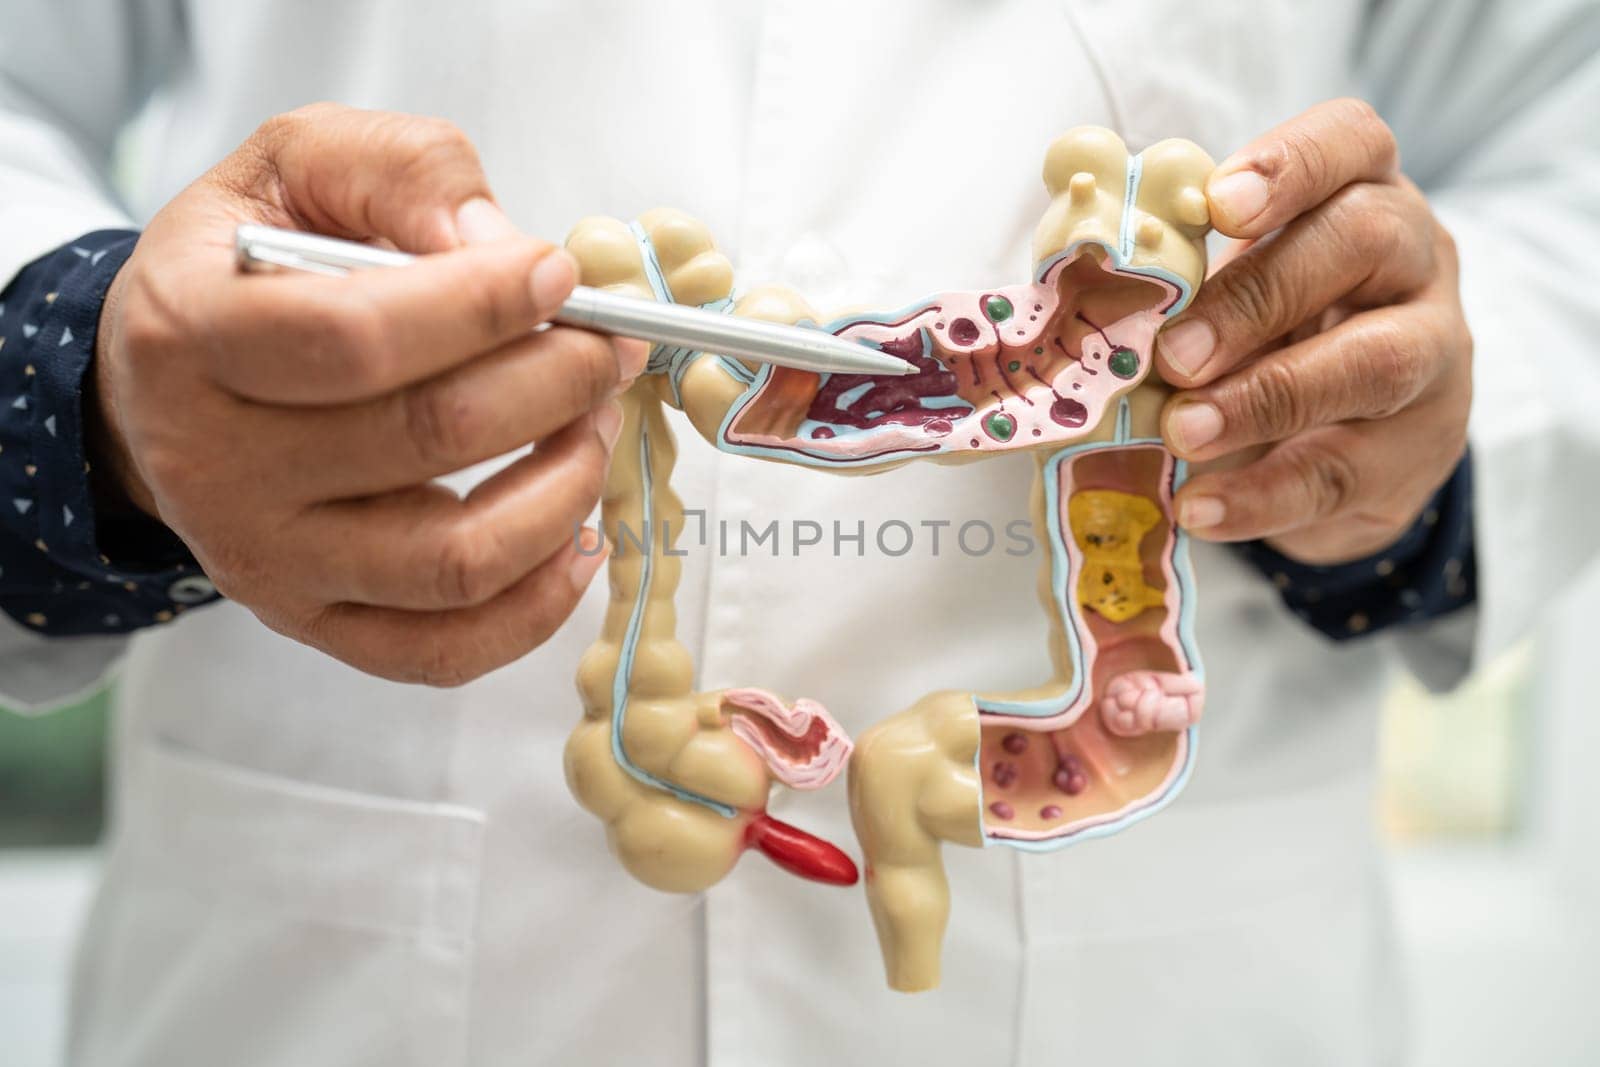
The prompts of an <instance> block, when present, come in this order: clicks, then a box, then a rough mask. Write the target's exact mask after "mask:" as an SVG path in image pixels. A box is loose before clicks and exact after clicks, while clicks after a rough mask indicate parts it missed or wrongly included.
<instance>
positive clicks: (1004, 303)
mask: <svg viewBox="0 0 1600 1067" xmlns="http://www.w3.org/2000/svg"><path fill="white" fill-rule="evenodd" d="M1012 310H1013V308H1012V307H1011V301H1009V300H1007V299H1006V298H1005V297H1003V296H988V297H984V300H983V313H984V314H985V315H987V316H989V321H990V322H1004V321H1006V320H1007V319H1009V318H1010V317H1011V312H1012Z"/></svg>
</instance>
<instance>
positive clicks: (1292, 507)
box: [1176, 405, 1466, 541]
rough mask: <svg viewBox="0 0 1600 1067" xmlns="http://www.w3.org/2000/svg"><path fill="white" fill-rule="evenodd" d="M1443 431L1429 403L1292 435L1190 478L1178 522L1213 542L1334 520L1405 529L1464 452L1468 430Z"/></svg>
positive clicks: (1267, 534) (1181, 496) (1263, 535)
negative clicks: (1248, 459)
mask: <svg viewBox="0 0 1600 1067" xmlns="http://www.w3.org/2000/svg"><path fill="white" fill-rule="evenodd" d="M1447 421H1449V422H1450V424H1451V425H1454V420H1447ZM1441 425H1442V423H1441V420H1440V419H1439V418H1438V417H1437V413H1435V412H1434V411H1432V410H1431V408H1430V406H1429V405H1419V406H1418V407H1417V408H1415V409H1413V410H1411V411H1408V412H1406V413H1405V415H1403V416H1401V417H1399V418H1398V419H1395V420H1392V421H1389V422H1385V423H1345V424H1341V425H1338V426H1326V427H1323V428H1321V429H1318V430H1313V431H1311V432H1310V433H1305V434H1301V435H1299V436H1297V437H1291V438H1289V439H1288V440H1287V441H1283V442H1281V443H1279V444H1278V445H1276V446H1274V447H1273V448H1272V449H1271V450H1269V451H1268V452H1267V453H1266V454H1265V455H1264V456H1262V457H1261V458H1259V459H1257V460H1255V461H1254V462H1252V463H1248V464H1246V465H1244V466H1242V467H1238V468H1234V469H1229V470H1219V471H1210V472H1207V473H1204V474H1199V475H1196V476H1194V477H1193V478H1191V479H1190V480H1189V481H1188V482H1187V483H1186V484H1185V485H1184V486H1183V487H1182V488H1181V489H1180V490H1179V491H1178V495H1177V500H1176V505H1177V514H1178V523H1179V525H1180V526H1182V527H1184V528H1185V529H1186V530H1188V531H1189V532H1190V533H1192V534H1194V535H1195V536H1196V537H1199V538H1202V539H1204V540H1208V541H1250V540H1256V539H1259V538H1266V537H1277V536H1281V535H1284V534H1287V533H1290V532H1292V531H1295V530H1299V529H1303V528H1307V527H1313V526H1315V525H1317V524H1319V523H1325V522H1330V521H1333V520H1336V519H1338V520H1356V521H1359V522H1365V523H1367V524H1368V525H1370V526H1371V527H1372V528H1373V529H1374V530H1398V529H1402V528H1403V527H1404V526H1405V524H1406V523H1407V522H1408V521H1409V516H1408V508H1410V507H1411V506H1413V505H1415V503H1416V502H1417V501H1420V500H1423V499H1426V497H1427V494H1428V492H1430V491H1431V488H1433V487H1437V485H1438V484H1439V483H1440V482H1442V481H1443V477H1444V474H1442V473H1441V472H1444V473H1448V471H1449V469H1450V468H1451V467H1452V466H1453V465H1454V463H1455V462H1456V460H1457V459H1459V458H1460V455H1461V452H1462V451H1463V450H1464V449H1465V447H1466V443H1465V439H1464V436H1463V435H1462V433H1461V432H1459V431H1456V430H1451V431H1449V432H1441V431H1440V428H1439V427H1440V426H1441Z"/></svg>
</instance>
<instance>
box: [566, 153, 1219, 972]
mask: <svg viewBox="0 0 1600 1067" xmlns="http://www.w3.org/2000/svg"><path fill="white" fill-rule="evenodd" d="M1211 168H1212V163H1211V160H1210V159H1209V158H1207V157H1206V155H1205V153H1204V152H1202V151H1201V150H1200V149H1199V148H1197V147H1195V146H1194V145H1192V144H1189V143H1188V142H1184V141H1163V142H1161V143H1159V144H1157V145H1154V146H1152V147H1151V148H1149V149H1147V150H1146V151H1145V152H1144V153H1142V154H1141V155H1139V156H1130V155H1129V153H1128V151H1127V149H1126V148H1125V147H1124V146H1123V144H1122V142H1121V141H1120V140H1119V139H1118V138H1117V137H1116V136H1115V135H1114V134H1112V133H1110V132H1109V131H1106V130H1101V129H1096V128H1091V127H1082V128H1079V129H1076V130H1073V131H1071V132H1069V133H1067V134H1065V135H1063V136H1062V137H1061V138H1059V139H1058V140H1057V141H1056V142H1055V143H1054V144H1052V145H1051V146H1050V149H1049V151H1048V153H1047V155H1046V160H1045V167H1044V178H1045V184H1046V187H1047V189H1048V190H1049V193H1050V197H1051V201H1050V205H1049V207H1048V209H1047V210H1046V212H1045V214H1044V217H1043V218H1042V220H1041V221H1040V224H1039V227H1038V229H1037V231H1036V233H1035V238H1034V260H1035V271H1034V275H1033V280H1032V281H1031V282H1029V283H1028V284H1025V285H1016V286H1005V287H998V288H994V289H990V290H983V291H977V292H969V293H946V294H941V295H939V296H936V297H934V298H932V299H929V300H925V301H923V302H921V303H919V304H916V305H913V306H911V307H909V308H905V309H901V310H899V311H896V312H894V313H891V314H886V315H856V316H851V317H848V318H842V319H837V320H833V321H831V322H824V321H822V320H821V319H820V318H819V316H817V315H816V314H815V313H814V312H813V311H812V310H811V309H810V308H809V307H808V306H807V305H806V304H805V302H804V301H803V300H802V299H801V298H800V297H799V296H798V295H796V294H795V293H793V292H792V291H790V290H788V289H784V288H771V287H769V288H763V289H757V290H754V291H751V292H750V293H747V294H745V295H743V296H742V297H740V298H739V299H738V300H737V301H736V302H735V301H732V300H730V299H729V294H730V293H731V291H732V282H733V276H732V269H731V266H730V265H729V263H728V261H727V259H726V258H725V257H723V256H722V255H721V254H720V253H719V252H717V251H716V249H715V247H714V246H713V244H712V242H711V240H710V237H709V235H708V234H707V232H706V230H705V228H704V227H703V226H702V225H700V224H699V223H698V222H696V221H694V220H693V219H691V218H689V217H687V216H685V215H683V214H681V213H678V212H673V211H666V210H659V211H654V212H651V213H649V214H646V215H644V216H642V217H641V218H640V219H639V220H638V221H637V222H635V223H633V224H632V225H628V224H625V223H622V222H619V221H617V220H614V219H604V218H591V219H585V220H584V221H583V222H581V223H580V224H579V225H578V226H577V227H576V228H575V229H574V231H573V233H572V235H571V237H570V238H569V239H568V247H569V249H570V250H571V251H572V252H573V253H574V254H575V255H576V256H577V258H578V261H579V263H580V264H581V267H582V273H583V280H584V282H585V283H586V284H590V285H598V286H602V287H605V288H608V289H611V290H613V291H617V292H624V293H628V294H631V295H635V296H639V297H643V298H648V299H662V300H675V301H677V302H679V303H685V304H697V305H702V306H707V307H712V308H719V309H724V310H729V311H731V312H732V313H733V314H739V315H748V316H752V317H756V318H762V319H768V320H772V321H780V322H811V323H820V324H821V327H822V328H824V329H827V330H830V331H831V332H833V333H835V334H838V335H840V336H845V337H853V338H857V339H860V340H862V341H865V342H867V343H870V344H872V345H874V346H875V347H878V348H881V349H883V350H884V351H887V352H891V353H894V354H897V355H900V356H901V357H902V358H904V359H906V360H907V361H908V362H911V363H913V364H914V365H916V367H917V368H918V373H916V374H915V375H908V376H905V377H901V378H892V379H879V378H869V377H860V376H846V375H817V374H811V373H806V372H801V371H793V370H786V369H777V368H772V367H768V366H751V365H747V364H744V363H741V362H738V361H735V360H731V359H728V358H726V357H722V356H716V355H708V354H704V353H699V352H686V351H657V352H656V353H654V354H653V358H652V363H651V370H652V371H653V373H648V374H646V375H645V376H643V377H641V378H640V380H639V381H638V382H637V383H636V384H635V385H634V386H633V387H632V388H631V389H629V391H628V392H627V393H626V394H625V395H624V396H623V398H622V402H623V406H624V412H625V418H624V423H623V431H622V435H621V437H620V438H619V440H618V444H617V448H616V452H615V458H614V460H613V466H612V468H611V472H610V475H609V477H608V481H607V484H606V488H605V494H604V500H603V505H602V521H603V523H604V526H605V530H606V534H607V536H608V538H609V539H610V541H611V543H612V545H613V546H614V549H613V555H612V559H611V561H610V573H611V583H610V584H611V605H610V609H609V611H608V613H607V616H606V622H605V626H604V629H603V631H602V633H601V636H600V638H599V640H598V641H596V643H595V644H594V645H593V646H591V648H590V649H589V651H588V653H587V654H586V655H585V656H584V659H583V663H582V666H581V667H580V670H579V689H580V691H581V693H582V695H583V700H584V711H585V714H584V719H583V721H582V722H581V723H580V724H579V726H578V728H577V729H576V730H575V731H574V733H573V734H572V737H571V740H570V741H569V743H568V746H567V758H566V766H567V777H568V781H569V783H570V785H571V787H572V790H573V792H574V794H575V795H576V796H577V798H578V800H579V802H580V803H581V804H583V806H584V807H585V808H587V809H588V810H590V811H591V812H593V813H594V814H596V815H597V816H599V817H600V818H601V819H602V820H603V821H604V822H605V824H606V828H607V834H608V837H609V840H610V843H611V846H612V849H613V851H614V852H615V853H616V854H617V856H618V857H619V858H620V859H621V861H622V863H623V864H624V865H625V866H626V867H627V869H628V870H629V871H631V872H632V873H633V874H634V875H635V876H637V877H638V878H640V879H641V880H643V881H644V882H646V883H648V884H650V885H652V886H656V887H658V888H661V889H666V890H674V891H695V890H699V889H703V888H705V887H707V886H710V885H712V884H714V883H716V882H717V881H718V880H720V879H721V878H722V877H723V876H724V875H726V874H727V872H728V871H729V870H730V869H731V868H732V867H733V865H734V863H735V862H737V860H738V857H739V855H740V854H741V853H742V852H743V851H744V849H746V848H748V847H757V848H759V849H760V850H761V851H763V852H765V853H766V854H767V855H768V856H769V857H771V858H772V859H774V860H775V861H777V862H778V863H780V864H781V865H783V866H784V867H786V868H787V869H789V870H791V871H793V872H795V873H797V874H800V875H802V876H806V877H811V878H815V879H818V880H821V881H827V882H835V883H849V882H854V881H855V880H856V869H855V866H854V864H853V863H852V862H851V861H850V860H849V859H848V858H847V857H846V856H845V855H844V853H843V852H841V851H840V850H839V849H837V848H836V847H834V846H833V845H831V844H829V843H827V842H823V841H820V840H818V839H816V838H814V837H812V836H810V835H808V834H806V833H805V832H804V831H801V830H799V829H797V828H794V827H789V826H785V825H783V824H781V823H778V822H776V820H773V819H772V818H771V817H770V816H768V815H766V813H765V806H766V800H767V796H768V792H769V789H770V787H771V785H772V783H773V782H774V781H776V782H781V783H783V784H785V785H789V786H791V787H796V788H816V787H820V786H822V785H826V784H827V783H828V782H830V781H831V780H832V779H833V778H834V777H835V776H836V775H837V774H838V772H839V770H840V769H841V768H842V767H843V766H844V765H845V763H846V762H847V761H848V764H849V800H850V807H851V813H852V817H853V820H854V824H855V828H856V833H857V836H858V838H859V839H860V843H861V848H862V852H863V854H864V857H865V860H866V889H867V899H868V903H869V905H870V908H871V911H872V915H873V919H874V922H875V923H876V925H877V929H878V935H879V940H880V944H881V947H882V949H883V955H884V961H885V966H886V969H887V974H888V980H889V984H890V985H891V986H892V987H894V988H896V989H901V990H908V991H910V990H921V989H929V988H932V987H934V986H936V985H937V984H938V981H939V959H940V952H941V943H942V940H943V934H944V927H945V924H946V921H947V919H948V915H949V907H950V901H949V892H948V887H947V883H946V880H945V876H944V868H943V863H942V860H941V857H940V849H941V846H942V843H943V842H953V843H956V844H962V845H969V846H983V845H1008V846H1011V847H1014V848H1020V849H1025V850H1029V851H1045V850H1050V849H1055V848H1060V847H1062V846H1064V845H1067V844H1069V843H1072V842H1074V841H1078V840H1082V839H1084V838H1088V837H1094V836H1099V835H1103V834H1107V833H1112V832H1115V831H1117V830H1119V829H1121V828H1123V827H1125V826H1128V825H1129V824H1131V823H1133V822H1135V821H1137V820H1139V819H1141V818H1143V817H1145V816H1147V815H1149V814H1151V813H1152V812H1154V811H1156V810H1158V809H1159V808H1160V807H1162V806H1163V805H1165V804H1166V803H1168V802H1169V801H1171V800H1172V799H1173V797H1174V796H1175V795H1176V794H1177V792H1178V791H1179V790H1180V789H1181V788H1182V785H1183V783H1184V780H1185V778H1186V777H1187V775H1188V772H1189V768H1190V764H1191V760H1192V756H1193V751H1194V737H1195V729H1196V723H1197V721H1198V719H1199V716H1200V712H1201V709H1202V704H1203V696H1204V693H1203V685H1202V672H1201V667H1200V662H1199V658H1198V655H1197V653H1196V651H1195V647H1194V641H1193V637H1192V634H1191V633H1190V627H1189V620H1190V617H1191V615H1192V611H1193V599H1192V597H1193V582H1192V579H1191V576H1190V573H1189V567H1188V562H1187V557H1186V547H1185V538H1184V535H1183V534H1182V532H1181V531H1179V530H1178V529H1177V527H1176V526H1175V524H1174V522H1173V509H1172V497H1173V492H1174V491H1175V489H1176V488H1177V486H1178V485H1179V484H1180V483H1181V480H1182V478H1183V469H1182V465H1181V464H1180V463H1179V462H1177V461H1176V460H1175V459H1174V458H1173V457H1172V456H1171V455H1170V454H1168V453H1167V452H1166V451H1165V450H1164V449H1163V448H1162V446H1161V443H1160V436H1159V428H1158V426H1159V414H1160V409H1161V405H1162V402H1163V400H1164V399H1165V392H1164V390H1163V388H1162V387H1161V386H1160V385H1159V383H1157V382H1156V381H1154V380H1152V379H1149V378H1147V374H1148V371H1149V369H1150V364H1151V353H1152V348H1153V343H1154V338H1155V334H1156V331H1157V330H1158V329H1159V328H1160V326H1161V325H1162V323H1163V322H1164V321H1165V320H1166V319H1167V318H1168V317H1169V316H1171V315H1172V314H1175V313H1176V312H1177V311H1180V310H1181V309H1182V308H1183V307H1184V306H1185V305H1186V303H1187V302H1188V300H1189V298H1190V297H1191V296H1192V294H1193V291H1194V289H1195V288H1196V287H1197V286H1198V285H1199V283H1200V279H1201V278H1202V276H1203V275H1204V272H1205V252H1204V245H1203V239H1204V236H1205V234H1206V232H1207V230H1208V227H1209V220H1208V216H1207V211H1206V201H1205V197H1204V195H1203V193H1202V192H1201V189H1202V187H1203V184H1204V181H1205V178H1206V176H1207V175H1208V174H1209V173H1210V170H1211ZM664 406H673V407H678V408H681V409H682V410H683V411H684V413H685V414H686V415H687V416H688V418H689V421H690V423H691V424H692V425H693V426H694V427H695V428H696V430H698V431H699V432H700V433H701V434H703V435H704V436H705V437H706V438H707V439H708V440H710V441H711V442H712V443H713V444H715V445H716V446H717V447H718V448H721V449H723V450H725V451H729V452H734V453H738V454H743V455H750V456H754V457H758V458H763V459H768V460H775V461H780V462H788V463H800V464H805V465H809V466H813V467H818V468H822V469H826V470H831V471H836V472H842V473H851V472H855V473H868V472H872V471H880V470H884V469H888V468H890V467H893V466H897V465H899V464H902V463H905V462H909V461H912V460H916V459H922V458H931V459H935V460H938V461H943V462H960V461H970V460H975V459H982V458H984V457H985V456H990V455H994V454H997V453H1001V452H1008V451H1013V450H1028V451H1031V452H1033V453H1034V455H1035V457H1036V458H1037V461H1038V477H1037V479H1036V481H1035V486H1034V490H1033V500H1032V512H1033V521H1034V524H1035V527H1036V531H1037V533H1038V538H1039V543H1041V544H1042V545H1045V546H1047V548H1048V552H1047V554H1046V559H1045V562H1044V565H1043V567H1042V569H1041V573H1040V578H1039V582H1040V587H1041V590H1040V591H1041V596H1042V599H1043V601H1044V603H1045V604H1046V605H1048V606H1049V608H1050V609H1051V610H1050V612H1049V642H1050V649H1051V653H1052V659H1053V662H1054V665H1055V671H1054V677H1053V678H1052V679H1051V680H1049V681H1047V682H1045V683H1044V684H1042V685H1039V686H1037V687H1034V688H1032V689H1029V690H1025V691H1021V692H1010V693H991V692H982V691H977V692H971V691H947V692H939V693H933V694H930V695H928V696H926V697H924V698H922V699H921V700H919V701H917V702H916V703H915V704H913V705H912V706H911V707H909V708H907V709H905V710H903V711H901V712H899V713H897V714H894V715H891V716H889V717H888V718H886V719H884V720H882V721H881V722H879V723H878V724H877V725H875V726H873V727H872V728H870V729H869V730H868V731H867V732H866V733H865V734H864V735H863V736H862V737H861V738H860V739H859V741H857V742H856V744H855V745H854V747H853V751H852V745H851V742H850V741H849V740H848V739H847V738H846V737H845V736H844V734H843V732H842V731H841V730H840V729H839V727H838V725H837V724H836V723H835V722H834V720H833V719H832V718H831V717H830V716H829V715H828V713H827V712H826V711H825V710H824V709H822V708H821V707H820V706H819V705H817V704H815V703H813V702H810V701H806V700H797V701H795V702H794V703H793V704H788V703H785V702H784V701H782V700H780V699H779V698H777V697H775V696H773V695H771V694H768V693H765V692H763V691H760V690H752V689H735V690H722V691H718V692H711V693H695V692H693V691H692V685H691V680H692V675H693V673H694V669H693V664H692V663H691V661H690V659H689V656H688V654H687V652H686V650H685V649H684V648H683V646H682V645H681V644H679V643H678V641H677V639H676V637H675V636H674V615H673V607H672V596H673V593H674V592H675V590H676V586H677V579H678V561H677V559H676V557H675V556H673V555H672V554H671V553H670V551H669V549H670V546H671V543H672V540H673V535H675V534H676V533H677V532H678V531H679V530H680V529H681V527H682V507H681V505H680V503H679V501H678V499H677V497H676V496H675V495H674V494H673V493H672V490H671V487H670V485H669V484H668V481H669V478H670V472H671V467H672V461H673V454H674V445H673V438H672V434H671V431H670V430H669V429H668V426H667V422H666V418H665V414H664V411H663V408H664ZM643 530H648V531H649V533H650V536H649V538H648V543H647V545H646V546H645V549H646V550H644V551H641V550H639V545H638V541H637V540H635V538H637V537H638V535H639V532H640V531H643Z"/></svg>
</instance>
